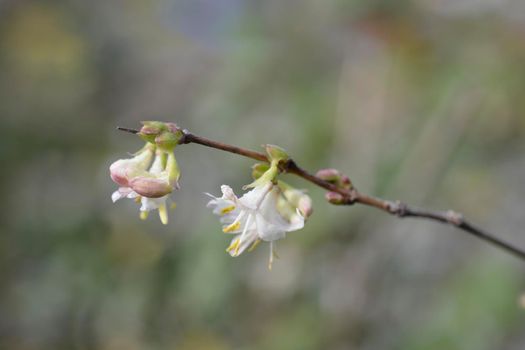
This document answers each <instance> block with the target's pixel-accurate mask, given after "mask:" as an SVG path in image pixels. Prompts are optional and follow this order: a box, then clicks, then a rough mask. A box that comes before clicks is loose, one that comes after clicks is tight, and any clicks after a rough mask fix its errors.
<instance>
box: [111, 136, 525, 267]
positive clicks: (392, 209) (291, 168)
mask: <svg viewBox="0 0 525 350" xmlns="http://www.w3.org/2000/svg"><path fill="white" fill-rule="evenodd" d="M117 129H118V130H122V131H126V132H130V133H133V134H137V133H138V132H139V131H138V130H135V129H129V128H122V127H117ZM183 132H184V136H183V138H182V139H181V141H180V144H189V143H196V144H199V145H203V146H206V147H210V148H215V149H219V150H222V151H226V152H230V153H235V154H239V155H241V156H244V157H248V158H251V159H255V160H257V161H261V162H269V160H268V157H267V156H266V155H265V154H263V153H260V152H256V151H252V150H249V149H245V148H241V147H237V146H232V145H229V144H226V143H222V142H218V141H213V140H210V139H207V138H204V137H201V136H196V135H194V134H192V133H190V132H189V131H187V130H184V131H183ZM281 170H282V171H283V172H286V173H289V174H294V175H297V176H299V177H301V178H303V179H305V180H306V181H309V182H311V183H313V184H315V185H317V186H319V187H321V188H324V189H326V190H328V191H330V192H337V193H339V194H340V195H341V196H342V197H343V201H342V204H345V205H352V204H355V203H359V204H363V205H366V206H369V207H374V208H377V209H380V210H382V211H384V212H387V213H389V214H392V215H395V216H397V217H399V218H407V217H412V218H419V219H428V220H433V221H437V222H441V223H444V224H449V225H452V226H455V227H457V228H458V229H460V230H463V231H465V232H467V233H469V234H471V235H473V236H475V237H478V238H480V239H482V240H484V241H485V242H487V243H489V244H492V245H494V246H496V247H498V248H501V249H503V250H505V251H507V252H508V253H511V254H513V255H515V256H516V257H518V258H520V259H522V260H525V251H523V250H522V249H520V248H517V247H515V246H513V245H512V244H510V243H506V242H504V241H502V240H501V239H499V238H497V237H496V236H494V235H493V234H491V233H489V232H487V231H485V230H483V229H481V228H479V227H477V226H475V225H473V224H471V223H470V222H468V221H467V220H466V219H465V218H464V217H463V215H462V214H460V213H457V212H454V211H452V210H449V211H445V212H438V211H429V210H423V209H416V208H412V207H410V206H408V205H407V204H405V203H402V202H399V201H388V200H385V199H381V198H376V197H372V196H368V195H366V194H362V193H360V192H358V191H357V189H355V188H353V187H352V188H350V189H345V188H341V187H338V186H336V185H334V184H332V183H330V182H328V181H325V180H323V179H321V178H319V177H317V176H315V175H312V174H310V173H309V172H308V171H306V170H304V169H303V168H301V167H300V166H298V165H297V163H295V161H294V160H292V159H289V160H287V161H286V162H283V163H282V164H281Z"/></svg>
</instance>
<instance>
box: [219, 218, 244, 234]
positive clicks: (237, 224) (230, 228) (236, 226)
mask: <svg viewBox="0 0 525 350" xmlns="http://www.w3.org/2000/svg"><path fill="white" fill-rule="evenodd" d="M240 228H241V222H240V221H238V220H237V221H235V222H234V223H233V224H231V225H228V226H226V227H224V228H223V229H222V232H224V233H233V232H235V231H238V230H239V229H240Z"/></svg>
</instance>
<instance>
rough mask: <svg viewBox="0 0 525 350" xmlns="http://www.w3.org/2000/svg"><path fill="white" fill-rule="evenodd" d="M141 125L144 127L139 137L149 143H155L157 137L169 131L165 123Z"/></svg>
mask: <svg viewBox="0 0 525 350" xmlns="http://www.w3.org/2000/svg"><path fill="white" fill-rule="evenodd" d="M141 123H142V125H143V126H142V128H141V129H140V131H139V133H138V134H137V135H139V136H140V137H141V138H142V139H143V140H144V141H147V142H151V143H153V142H155V137H157V135H159V134H160V133H162V132H164V131H166V130H167V126H166V123H163V122H156V121H143V122H141Z"/></svg>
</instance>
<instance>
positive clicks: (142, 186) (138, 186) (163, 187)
mask: <svg viewBox="0 0 525 350" xmlns="http://www.w3.org/2000/svg"><path fill="white" fill-rule="evenodd" d="M129 187H131V188H132V189H133V191H135V192H137V193H138V194H140V195H141V196H144V197H147V198H160V197H164V196H165V195H167V194H170V193H171V192H172V191H173V187H172V186H171V185H170V184H169V182H168V181H167V180H163V179H159V178H155V177H146V176H137V177H135V178H133V179H131V181H129Z"/></svg>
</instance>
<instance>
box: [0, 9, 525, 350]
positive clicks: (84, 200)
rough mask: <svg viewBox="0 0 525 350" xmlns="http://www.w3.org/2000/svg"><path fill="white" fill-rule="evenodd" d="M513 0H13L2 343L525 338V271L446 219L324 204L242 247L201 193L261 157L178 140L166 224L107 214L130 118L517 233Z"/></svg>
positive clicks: (8, 32)
mask: <svg viewBox="0 0 525 350" xmlns="http://www.w3.org/2000/svg"><path fill="white" fill-rule="evenodd" d="M524 14H525V3H523V1H520V0H509V1H490V0H478V1H473V0H446V1H430V0H417V1H387V0H374V1H343V0H327V1H312V0H308V1H294V0H291V1H277V0H269V1H254V0H252V1H240V0H220V1H218V0H198V1H194V0H180V1H179V0H177V1H171V0H158V1H138V0H135V1H106V0H93V1H80V0H69V1H65V0H54V1H35V0H3V1H0V76H1V79H0V116H1V118H0V161H1V162H2V164H3V168H2V170H3V171H2V172H0V191H1V193H2V194H3V196H2V198H3V200H2V202H1V203H0V348H2V349H4V348H5V349H10V350H22V349H23V350H30V349H53V350H57V349H104V350H106V349H107V350H110V349H111V350H113V349H131V350H133V349H183V350H198V349H207V350H208V349H211V350H215V349H217V350H222V349H371V350H372V349H408V350H417V349H425V350H427V349H429V350H431V349H444V348H445V349H476V350H482V349H523V348H524V347H525V316H524V311H523V310H521V309H519V308H518V306H517V299H518V297H519V295H520V293H521V292H522V291H523V290H525V278H524V277H523V276H524V267H523V264H522V263H521V262H519V261H516V260H515V259H513V258H512V257H509V256H507V255H505V254H504V253H502V252H500V251H498V250H496V249H494V248H492V247H489V246H486V245H485V244H483V243H481V242H478V241H476V240H475V239H472V238H471V237H468V236H466V235H464V234H462V233H460V232H458V231H455V230H453V229H451V228H448V227H445V226H440V225H435V224H432V223H427V222H418V221H411V220H406V221H405V220H403V221H401V220H397V219H395V218H390V217H387V216H385V215H384V214H381V213H378V212H375V211H373V210H371V209H367V208H360V207H352V208H337V207H331V206H329V205H328V204H326V203H324V202H323V193H322V191H320V190H319V189H317V188H312V187H311V186H310V185H308V184H305V183H303V182H301V181H299V180H297V179H293V178H291V179H289V180H290V181H291V182H293V183H294V184H296V185H297V186H300V187H301V186H304V187H307V188H308V189H309V190H310V194H311V195H312V197H313V198H314V203H315V213H314V216H313V217H312V218H311V220H310V221H309V223H308V225H307V227H306V228H305V229H304V230H302V231H301V232H296V233H292V234H290V235H289V237H288V238H287V239H286V240H284V241H282V242H279V244H278V251H279V255H280V256H281V259H280V260H279V261H277V262H276V263H275V265H274V269H273V271H272V272H269V271H267V270H266V259H267V250H266V249H265V248H267V247H260V248H259V249H258V250H256V251H255V252H253V253H250V254H245V255H243V256H241V257H239V258H236V259H232V258H230V257H229V256H228V255H227V254H226V253H225V252H224V248H225V247H226V246H227V244H228V242H227V237H225V236H224V235H222V234H221V233H220V228H219V225H218V223H217V222H216V221H215V219H214V218H213V215H211V213H209V212H208V210H206V208H205V207H204V204H205V203H206V197H205V196H204V195H203V194H202V192H205V191H206V192H211V193H218V192H219V186H220V185H221V184H222V183H228V184H231V185H232V186H233V187H234V188H235V189H236V190H237V191H240V187H241V186H242V185H244V184H246V183H248V182H250V178H249V174H250V170H249V167H250V166H251V163H250V161H248V160H245V159H241V158H238V157H233V156H231V155H228V154H222V153H218V152H217V151H214V150H209V149H204V148H200V147H199V146H196V145H193V146H184V147H180V148H178V149H177V157H178V159H179V162H180V165H181V168H182V172H183V177H182V182H181V184H182V189H181V190H180V191H178V192H177V193H176V195H175V199H176V201H177V202H178V204H179V205H178V207H177V209H176V210H175V211H174V212H173V213H172V216H171V217H172V221H171V223H170V225H169V226H168V227H163V226H162V225H160V224H159V222H158V220H157V218H155V217H153V216H152V217H151V218H150V219H149V220H148V221H146V222H142V221H140V220H139V218H138V211H137V208H136V205H135V204H134V203H124V202H122V203H120V202H119V203H118V204H117V205H113V204H112V203H111V201H110V194H111V192H112V191H113V190H114V188H115V185H114V184H113V183H111V181H110V179H109V176H108V174H107V172H108V170H107V169H108V166H109V164H110V163H111V162H112V161H113V160H115V159H118V158H123V157H125V156H126V154H127V152H133V151H135V150H137V149H138V148H139V147H140V141H139V140H138V139H136V138H134V137H132V136H129V135H125V134H121V133H117V132H116V131H115V126H116V125H122V126H128V127H137V126H138V122H139V121H140V120H144V119H161V120H169V121H175V122H177V123H179V124H180V125H181V126H183V127H186V128H189V129H190V130H192V131H194V132H195V133H197V134H202V135H205V136H209V137H211V138H214V139H217V140H226V141H229V142H230V143H233V144H238V145H243V146H246V147H251V148H254V149H256V148H259V147H260V144H262V143H272V144H279V145H281V146H283V147H285V148H286V149H287V150H288V151H289V153H290V154H292V155H293V157H294V158H295V159H296V160H297V161H298V162H300V163H301V164H302V165H304V166H306V167H307V168H309V169H311V170H312V171H314V170H315V169H318V168H321V167H328V166H334V167H339V168H340V169H341V170H342V171H343V172H346V173H348V174H349V175H350V176H351V178H352V180H353V182H354V183H355V184H356V185H357V186H358V188H359V189H361V190H362V191H364V192H368V193H371V194H375V195H382V196H386V197H388V198H400V199H403V200H406V201H407V202H410V203H414V204H417V205H421V206H426V207H432V208H448V207H450V208H455V209H457V210H460V211H462V212H464V213H465V214H466V215H467V216H468V217H470V218H472V219H473V221H475V222H477V223H479V224H480V225H483V226H484V227H487V228H488V229H490V230H492V231H494V232H496V233H497V234H498V235H499V236H500V237H502V238H504V239H506V240H508V241H512V242H514V243H515V244H517V245H520V246H521V247H525V238H524V237H523V234H522V230H523V227H524V225H525V216H524V215H523V211H524V210H523V204H522V203H523V198H524V197H525V188H524V187H523V180H522V179H523V178H524V176H525V156H524V154H525V153H524V152H525V141H524V135H525V116H524V114H523V111H524V110H525V105H524V103H525V102H524V101H525V66H524V65H523V62H525V42H524V41H523V35H524V33H525V16H524Z"/></svg>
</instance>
